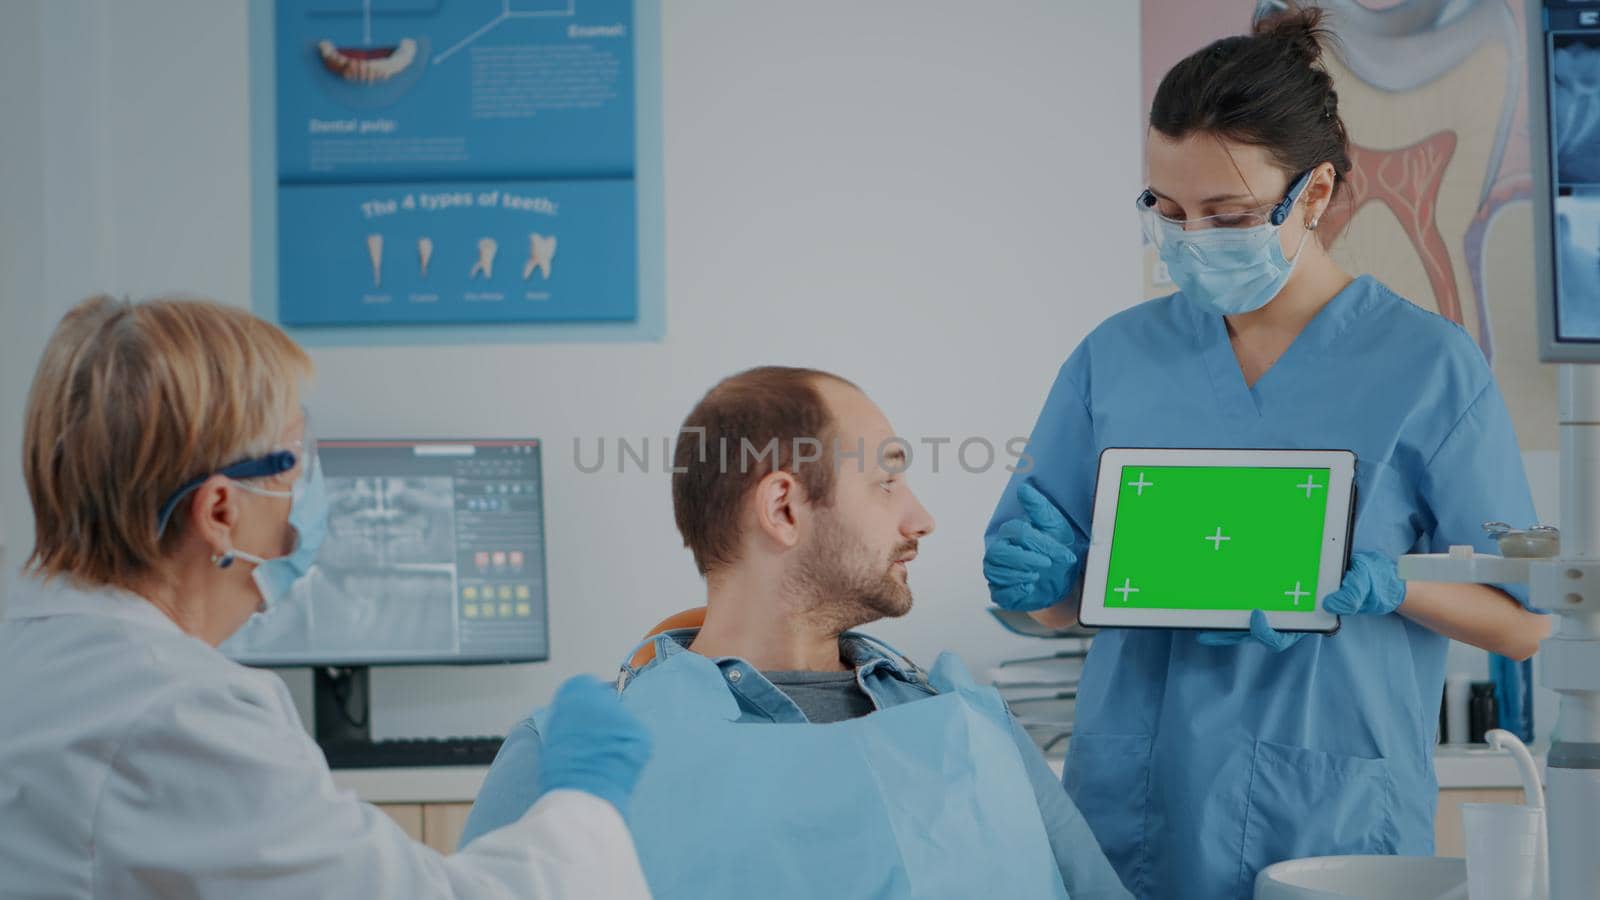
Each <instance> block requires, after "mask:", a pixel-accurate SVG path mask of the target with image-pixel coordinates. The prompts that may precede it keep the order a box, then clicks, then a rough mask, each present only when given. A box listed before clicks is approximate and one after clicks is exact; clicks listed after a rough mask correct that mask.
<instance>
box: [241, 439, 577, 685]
mask: <svg viewBox="0 0 1600 900" xmlns="http://www.w3.org/2000/svg"><path fill="white" fill-rule="evenodd" d="M539 447H540V445H539V442H538V441H537V440H534V439H531V438H530V439H523V440H479V439H467V440H433V439H430V440H347V439H338V440H327V439H322V440H319V441H318V450H319V459H320V462H321V465H322V471H323V476H324V479H325V480H326V482H327V488H328V506H329V515H328V534H327V538H326V540H325V541H324V543H323V545H322V550H321V552H320V553H318V555H317V560H316V563H315V564H314V566H313V568H312V570H311V573H310V574H309V575H308V576H307V577H306V578H304V579H302V580H301V581H300V582H299V583H297V584H296V585H295V588H294V591H293V593H292V595H291V596H290V597H288V598H286V599H285V600H284V602H282V603H281V604H279V605H277V606H275V607H273V609H272V610H271V611H270V612H269V613H267V614H266V615H261V616H255V617H253V618H252V619H251V621H250V622H249V623H247V624H246V625H245V627H244V628H243V629H241V630H240V631H239V632H238V633H237V634H236V635H234V637H232V638H231V639H229V640H228V641H227V642H226V643H224V644H223V645H222V650H223V652H225V653H226V654H228V655H229V656H231V657H232V658H234V659H235V660H238V661H239V662H242V663H245V664H247V665H256V666H318V667H352V666H363V667H364V666H371V665H392V664H404V663H491V662H493V663H500V662H533V661H542V660H546V659H548V658H549V655H550V638H549V628H548V618H547V614H546V595H545V552H544V510H543V488H542V483H541V480H540V454H539Z"/></svg>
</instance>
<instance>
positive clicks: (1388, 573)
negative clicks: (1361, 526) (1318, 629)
mask: <svg viewBox="0 0 1600 900" xmlns="http://www.w3.org/2000/svg"><path fill="white" fill-rule="evenodd" d="M1405 599H1406V583H1405V582H1404V581H1401V580H1400V570H1399V569H1398V568H1397V567H1396V565H1395V561H1394V560H1392V559H1390V558H1389V557H1387V556H1384V555H1383V554H1381V553H1367V552H1362V553H1357V554H1356V555H1355V556H1353V557H1351V558H1350V571H1348V572H1346V573H1344V581H1343V582H1341V583H1340V585H1339V589H1338V590H1337V591H1334V592H1333V593H1331V594H1329V595H1328V597H1327V599H1325V600H1323V601H1322V608H1323V609H1325V610H1327V611H1328V612H1331V613H1333V614H1334V615H1339V616H1384V615H1388V614H1389V613H1392V612H1394V611H1395V610H1397V609H1399V608H1400V603H1401V602H1402V601H1404V600H1405Z"/></svg>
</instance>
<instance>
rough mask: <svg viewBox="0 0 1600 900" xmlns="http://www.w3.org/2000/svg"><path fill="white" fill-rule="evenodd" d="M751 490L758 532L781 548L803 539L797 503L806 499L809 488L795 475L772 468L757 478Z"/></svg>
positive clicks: (788, 546)
mask: <svg viewBox="0 0 1600 900" xmlns="http://www.w3.org/2000/svg"><path fill="white" fill-rule="evenodd" d="M751 493H752V494H753V495H754V496H753V498H752V499H753V503H752V508H753V510H752V511H753V512H754V514H755V524H756V529H757V530H758V532H759V533H760V534H762V535H763V536H764V537H765V538H766V539H767V540H769V541H772V542H773V543H775V544H777V545H778V548H779V549H784V550H787V549H790V548H792V547H794V546H795V545H796V544H798V543H800V526H799V522H798V521H797V519H798V516H797V513H798V509H797V507H798V506H799V505H800V504H801V503H803V502H804V497H805V492H804V490H803V489H802V488H801V487H800V482H799V481H797V480H795V477H794V475H793V474H792V473H790V472H783V471H778V472H769V473H768V474H767V475H766V477H764V478H762V479H761V480H760V481H758V482H756V489H755V490H754V491H752V492H751Z"/></svg>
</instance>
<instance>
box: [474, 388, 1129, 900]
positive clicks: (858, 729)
mask: <svg viewBox="0 0 1600 900" xmlns="http://www.w3.org/2000/svg"><path fill="white" fill-rule="evenodd" d="M683 428H684V430H683V432H682V434H681V435H680V438H679V441H678V446H677V449H676V458H675V466H674V473H673V476H672V499H673V506H674V511H675V513H676V516H677V523H678V530H679V531H680V532H681V533H682V534H683V539H684V543H685V544H686V545H687V546H688V547H689V549H690V550H691V551H692V552H693V554H694V560H695V565H696V566H697V567H698V568H699V570H700V573H701V574H702V575H704V576H705V579H706V609H705V622H704V624H703V625H702V626H701V627H699V628H698V629H695V628H684V629H679V630H676V631H669V632H666V633H665V634H662V635H658V636H656V637H655V638H653V639H652V640H651V641H650V642H648V644H647V645H646V646H647V648H648V649H647V651H646V652H645V653H644V654H643V656H646V657H648V661H643V662H642V663H641V664H638V665H634V664H633V663H639V662H640V660H638V659H634V660H632V661H631V662H630V664H628V665H625V666H624V667H623V672H622V679H621V683H622V684H624V685H625V687H624V690H623V694H622V698H623V703H624V705H626V706H628V707H629V708H631V709H632V710H633V711H634V712H635V713H637V714H638V715H639V716H640V717H641V718H643V719H644V720H645V722H646V724H647V725H648V726H649V727H650V729H651V731H652V734H653V736H654V739H655V748H656V750H655V757H654V758H653V759H652V760H651V762H650V763H649V765H648V766H647V767H646V768H645V770H644V772H643V774H642V775H641V781H640V784H639V787H638V790H637V791H636V792H635V793H634V795H633V801H632V806H631V809H630V810H628V811H627V813H628V818H629V823H630V826H631V828H632V829H633V833H634V840H635V842H636V843H637V845H638V848H639V854H640V858H641V860H642V861H643V864H644V870H645V874H646V877H647V878H648V880H649V882H650V886H651V889H652V891H653V892H654V894H655V896H656V897H658V898H665V900H675V898H680V897H682V898H687V897H695V898H701V897H756V896H759V897H763V898H769V897H780V898H782V897H826V898H836V897H874V898H876V897H1018V898H1021V897H1029V898H1031V897H1051V898H1060V897H1067V896H1070V897H1071V898H1072V900H1088V898H1106V897H1115V898H1124V897H1128V896H1129V894H1128V893H1127V892H1126V891H1125V890H1124V889H1123V887H1122V884H1121V882H1119V881H1118V880H1117V876H1116V874H1115V873H1114V872H1113V871H1112V869H1111V866H1110V865H1109V864H1108V863H1107V861H1106V858H1105V855H1104V854H1103V853H1102V852H1101V850H1100V847H1099V845H1098V844H1096V843H1095V840H1094V836H1093V834H1092V833H1091V832H1090V830H1089V828H1088V826H1087V825H1086V824H1085V822H1084V820H1083V818H1082V817H1081V816H1080V815H1079V813H1078V810H1077V809H1076V807H1074V806H1073V804H1072V801H1071V800H1070V799H1069V798H1068V797H1067V795H1066V792H1065V791H1064V790H1063V789H1062V787H1061V783H1060V781H1059V780H1058V779H1057V778H1056V777H1055V776H1054V774H1053V773H1052V772H1051V771H1050V768H1049V766H1048V765H1047V764H1046V763H1045V761H1044V758H1043V757H1042V756H1041V755H1040V753H1039V750H1038V749H1037V747H1036V746H1035V745H1034V743H1033V741H1032V740H1031V739H1030V738H1029V737H1028V735H1027V733H1026V732H1025V731H1024V730H1023V729H1022V728H1021V727H1020V726H1019V725H1018V724H1017V723H1016V722H1015V721H1014V720H1013V719H1012V718H1011V717H1010V714H1009V713H1008V712H1007V711H1006V709H1005V706H1004V704H1003V702H1002V701H1001V700H1000V698H999V696H998V695H997V694H996V693H995V692H994V691H993V690H992V689H989V688H982V687H979V686H978V685H976V684H974V683H973V681H972V679H971V677H970V676H969V675H968V674H967V673H966V672H965V670H963V669H962V668H961V665H960V663H959V662H958V661H956V660H955V658H954V657H952V656H949V655H948V654H947V655H945V656H941V657H940V659H939V661H938V662H937V663H936V664H935V665H934V666H933V667H932V668H931V669H930V670H927V671H924V670H922V669H920V668H918V667H917V666H915V665H914V664H912V663H911V662H909V661H908V660H906V659H905V658H904V657H902V656H900V654H898V653H896V652H895V651H893V650H892V649H890V648H888V647H887V646H886V645H884V644H881V643H879V642H877V641H875V640H873V639H871V638H869V637H866V636H865V635H861V634H858V633H856V632H853V631H851V630H850V629H852V628H855V627H858V626H861V625H865V624H867V623H869V622H873V621H876V620H878V619H882V618H885V617H897V616H903V615H905V614H906V613H907V612H909V611H910V609H911V589H910V587H909V585H908V583H907V575H906V567H907V564H908V563H910V562H911V560H912V559H913V558H915V556H916V554H917V545H918V541H920V540H921V539H922V538H923V537H925V536H926V535H928V534H929V533H930V532H932V531H933V518H932V516H930V515H928V511H927V510H925V509H923V507H922V504H920V503H918V502H917V498H916V497H915V496H913V495H912V493H911V489H910V487H909V486H908V485H907V483H906V478H905V474H904V469H905V468H906V465H905V456H904V450H903V447H904V444H903V443H897V442H896V441H894V440H891V438H892V437H893V432H892V431H891V430H890V428H889V423H888V421H887V420H886V419H885V418H884V415H883V413H882V412H880V411H879V410H878V408H877V407H876V406H874V405H873V403H872V401H871V400H869V399H867V397H866V395H865V394H863V393H862V392H861V391H860V390H858V389H857V388H856V387H855V386H854V385H852V384H850V383H849V382H847V381H845V380H843V379H841V378H838V377H836V376H833V375H829V374H826V373H823V372H818V371H814V370H810V369H790V368H777V367H765V368H758V369H752V370H750V371H747V372H743V373H741V374H738V375H735V376H733V377H731V378H728V379H726V380H724V381H723V382H722V383H721V384H718V385H717V386H716V387H715V388H713V389H712V390H711V392H710V393H708V394H707V395H706V396H705V398H704V399H702V400H701V401H700V404H699V405H698V406H696V407H695V409H694V411H693V412H691V413H690V414H689V418H688V419H687V420H686V421H685V422H684V426H683ZM702 435H703V437H702ZM542 724H543V718H542V715H541V714H536V715H535V716H533V717H532V718H530V719H529V720H527V721H526V722H523V723H522V724H521V725H519V726H518V727H517V728H516V729H514V730H513V731H512V733H511V734H510V736H508V737H507V739H506V743H505V746H504V747H502V749H501V751H500V755H499V757H498V758H497V759H496V760H495V763H494V767H493V768H492V769H491V770H490V772H489V777H488V780H487V781H486V782H485V783H484V786H483V790H482V792H481V793H480V794H479V796H478V801H477V803H476V804H475V805H474V807H473V809H472V814H471V816H470V818H469V819H468V821H467V826H466V830H465V833H464V834H463V837H462V841H463V843H465V842H467V841H470V840H471V839H472V838H473V837H475V836H476V835H479V834H483V833H485V832H488V831H490V830H493V829H494V828H497V827H499V826H500V825H502V824H504V823H506V822H510V821H511V820H513V819H515V818H516V817H517V816H519V815H521V813H522V812H523V811H524V810H525V809H526V808H527V807H528V804H529V803H530V802H531V801H532V800H533V798H534V797H535V796H536V793H537V784H536V783H535V780H534V778H535V775H534V773H535V772H536V771H537V768H538V766H537V759H538V754H539V728H540V727H541V725H542Z"/></svg>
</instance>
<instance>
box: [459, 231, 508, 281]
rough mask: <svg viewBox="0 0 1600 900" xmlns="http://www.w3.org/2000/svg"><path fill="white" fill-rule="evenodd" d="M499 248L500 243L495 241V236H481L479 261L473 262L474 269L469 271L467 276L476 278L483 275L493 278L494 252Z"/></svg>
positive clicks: (479, 240)
mask: <svg viewBox="0 0 1600 900" xmlns="http://www.w3.org/2000/svg"><path fill="white" fill-rule="evenodd" d="M498 249H500V245H499V244H497V243H495V240H494V238H479V239H478V261H477V262H475V263H473V264H472V270H471V271H469V272H467V277H468V278H476V277H478V276H479V275H481V276H483V277H484V278H493V277H494V254H495V251H496V250H498Z"/></svg>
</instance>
